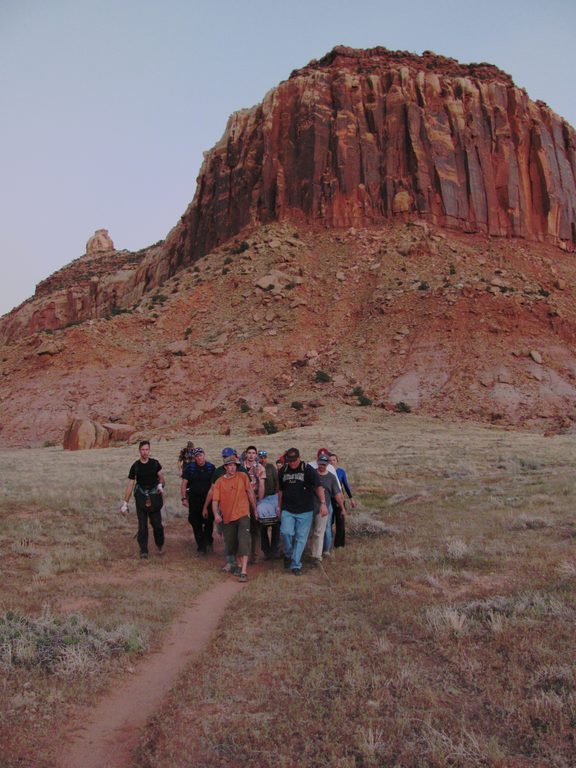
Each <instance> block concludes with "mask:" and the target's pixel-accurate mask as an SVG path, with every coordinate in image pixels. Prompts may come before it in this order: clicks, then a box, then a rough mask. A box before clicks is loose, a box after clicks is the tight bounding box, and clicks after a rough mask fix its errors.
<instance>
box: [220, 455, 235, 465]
mask: <svg viewBox="0 0 576 768" xmlns="http://www.w3.org/2000/svg"><path fill="white" fill-rule="evenodd" d="M223 464H224V466H226V465H227V464H236V456H226V458H225V459H224V461H223Z"/></svg>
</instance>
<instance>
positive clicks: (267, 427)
mask: <svg viewBox="0 0 576 768" xmlns="http://www.w3.org/2000/svg"><path fill="white" fill-rule="evenodd" d="M262 426H263V427H264V431H265V432H266V434H267V435H275V434H276V432H278V426H277V424H276V422H274V421H265V422H263V424H262Z"/></svg>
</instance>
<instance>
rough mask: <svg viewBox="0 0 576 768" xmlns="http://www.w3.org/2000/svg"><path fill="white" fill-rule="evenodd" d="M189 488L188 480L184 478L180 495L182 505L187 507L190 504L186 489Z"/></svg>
mask: <svg viewBox="0 0 576 768" xmlns="http://www.w3.org/2000/svg"><path fill="white" fill-rule="evenodd" d="M187 488H188V480H186V478H184V477H183V478H182V484H181V485H180V497H181V499H182V506H183V507H187V506H188V497H187V496H186V490H187Z"/></svg>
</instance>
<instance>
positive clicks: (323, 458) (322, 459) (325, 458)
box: [318, 453, 330, 464]
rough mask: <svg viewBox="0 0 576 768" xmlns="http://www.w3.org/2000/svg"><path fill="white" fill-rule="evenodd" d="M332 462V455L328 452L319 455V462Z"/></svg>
mask: <svg viewBox="0 0 576 768" xmlns="http://www.w3.org/2000/svg"><path fill="white" fill-rule="evenodd" d="M329 463H330V457H329V456H328V454H327V453H321V454H320V456H318V464H329Z"/></svg>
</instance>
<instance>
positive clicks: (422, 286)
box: [418, 280, 430, 291]
mask: <svg viewBox="0 0 576 768" xmlns="http://www.w3.org/2000/svg"><path fill="white" fill-rule="evenodd" d="M429 288H430V285H429V284H428V283H427V282H426V280H422V282H421V283H420V285H419V286H418V290H419V291H427V290H428V289H429Z"/></svg>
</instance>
